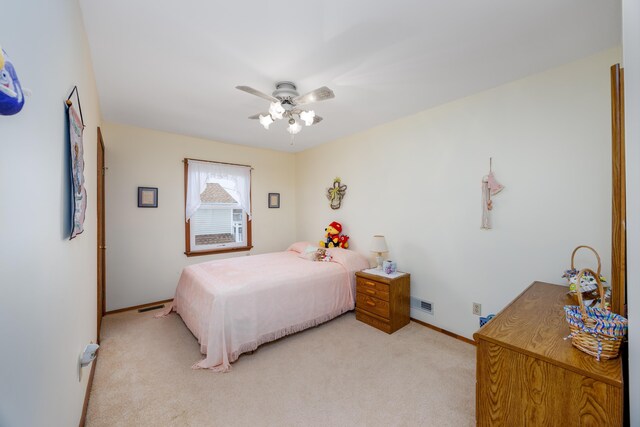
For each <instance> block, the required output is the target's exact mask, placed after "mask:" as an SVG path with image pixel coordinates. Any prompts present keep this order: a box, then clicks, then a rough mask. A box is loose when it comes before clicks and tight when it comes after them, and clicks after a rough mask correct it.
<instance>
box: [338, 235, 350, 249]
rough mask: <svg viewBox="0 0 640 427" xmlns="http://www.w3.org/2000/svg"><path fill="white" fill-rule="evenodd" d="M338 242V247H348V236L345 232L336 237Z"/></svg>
mask: <svg viewBox="0 0 640 427" xmlns="http://www.w3.org/2000/svg"><path fill="white" fill-rule="evenodd" d="M338 242H339V243H338V247H340V248H342V249H347V248H348V247H349V236H347V235H346V234H341V235H340V236H339V237H338Z"/></svg>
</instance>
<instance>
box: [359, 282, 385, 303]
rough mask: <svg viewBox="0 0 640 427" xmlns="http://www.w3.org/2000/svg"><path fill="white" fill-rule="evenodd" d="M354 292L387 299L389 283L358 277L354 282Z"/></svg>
mask: <svg viewBox="0 0 640 427" xmlns="http://www.w3.org/2000/svg"><path fill="white" fill-rule="evenodd" d="M356 292H361V293H363V294H365V295H369V296H372V297H376V298H380V299H381V300H385V301H389V285H387V284H386V283H378V282H373V281H371V280H363V279H358V281H357V282H356Z"/></svg>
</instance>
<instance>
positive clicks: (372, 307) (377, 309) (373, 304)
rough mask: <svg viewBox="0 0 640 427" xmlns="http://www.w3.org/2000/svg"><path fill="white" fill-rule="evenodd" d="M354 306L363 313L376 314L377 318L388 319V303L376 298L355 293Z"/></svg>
mask: <svg viewBox="0 0 640 427" xmlns="http://www.w3.org/2000/svg"><path fill="white" fill-rule="evenodd" d="M356 306H357V307H359V308H361V309H362V310H365V311H370V312H371V313H374V314H377V315H378V316H381V317H384V318H385V319H388V318H389V303H388V302H387V301H383V300H381V299H378V298H374V297H370V296H368V295H365V294H362V293H359V292H357V293H356Z"/></svg>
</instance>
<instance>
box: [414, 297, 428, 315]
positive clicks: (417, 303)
mask: <svg viewBox="0 0 640 427" xmlns="http://www.w3.org/2000/svg"><path fill="white" fill-rule="evenodd" d="M411 307H413V308H417V309H418V310H422V311H425V312H427V313H429V314H433V303H432V302H430V301H423V300H421V299H418V298H414V297H411Z"/></svg>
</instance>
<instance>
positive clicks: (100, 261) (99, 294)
mask: <svg viewBox="0 0 640 427" xmlns="http://www.w3.org/2000/svg"><path fill="white" fill-rule="evenodd" d="M97 146H98V147H97V151H98V153H97V156H96V164H97V185H96V187H97V188H96V198H97V209H96V210H97V214H96V221H97V234H98V236H97V248H96V258H97V260H96V261H97V268H96V272H97V277H96V281H97V284H96V285H97V286H96V288H97V289H96V300H97V301H96V303H97V308H96V312H97V313H96V329H97V331H96V342H97V343H98V344H100V328H101V326H102V316H104V312H105V307H106V305H105V295H106V292H105V281H106V272H105V268H106V253H105V252H106V243H105V242H106V240H105V206H104V202H105V194H104V190H105V181H104V180H105V159H104V154H105V149H104V140H103V139H102V131H101V130H100V127H98V144H97Z"/></svg>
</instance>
